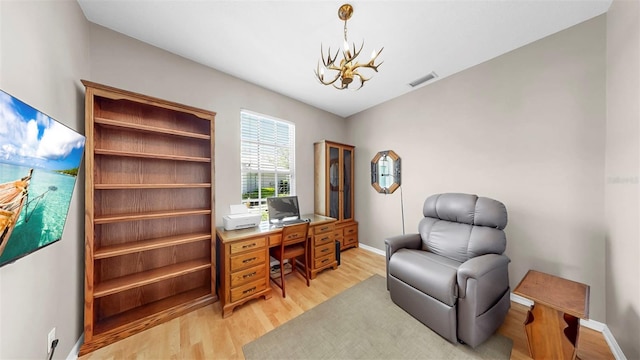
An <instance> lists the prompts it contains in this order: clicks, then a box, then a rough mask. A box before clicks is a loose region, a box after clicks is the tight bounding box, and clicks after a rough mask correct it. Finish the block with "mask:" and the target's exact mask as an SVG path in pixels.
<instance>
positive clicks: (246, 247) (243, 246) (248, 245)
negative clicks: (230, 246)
mask: <svg viewBox="0 0 640 360" xmlns="http://www.w3.org/2000/svg"><path fill="white" fill-rule="evenodd" d="M256 245H258V244H256V243H252V244H247V245H242V248H243V249H248V248H252V247H254V246H256Z"/></svg>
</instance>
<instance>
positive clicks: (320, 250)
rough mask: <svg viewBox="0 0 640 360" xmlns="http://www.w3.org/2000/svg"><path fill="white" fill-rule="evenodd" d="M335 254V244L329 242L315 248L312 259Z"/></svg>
mask: <svg viewBox="0 0 640 360" xmlns="http://www.w3.org/2000/svg"><path fill="white" fill-rule="evenodd" d="M335 252H336V244H335V243H334V242H330V243H328V244H326V245H322V246H318V247H316V248H315V252H314V258H316V259H317V258H319V257H323V256H327V255H333V254H335ZM334 257H335V255H334Z"/></svg>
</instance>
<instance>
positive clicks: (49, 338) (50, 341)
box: [47, 328, 56, 354]
mask: <svg viewBox="0 0 640 360" xmlns="http://www.w3.org/2000/svg"><path fill="white" fill-rule="evenodd" d="M55 339H56V328H53V329H51V331H49V335H47V354H50V353H51V344H53V341H54V340H55Z"/></svg>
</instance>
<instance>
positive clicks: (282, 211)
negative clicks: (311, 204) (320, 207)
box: [267, 196, 300, 224]
mask: <svg viewBox="0 0 640 360" xmlns="http://www.w3.org/2000/svg"><path fill="white" fill-rule="evenodd" d="M267 210H268V212H269V222H270V223H272V224H277V223H282V222H285V221H288V220H295V219H300V208H299V207H298V197H297V196H275V197H269V198H267Z"/></svg>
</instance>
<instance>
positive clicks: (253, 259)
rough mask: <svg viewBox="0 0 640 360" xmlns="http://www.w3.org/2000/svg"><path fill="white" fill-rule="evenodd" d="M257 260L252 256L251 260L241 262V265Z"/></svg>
mask: <svg viewBox="0 0 640 360" xmlns="http://www.w3.org/2000/svg"><path fill="white" fill-rule="evenodd" d="M257 259H258V258H257V257H255V256H254V257H252V258H248V259H246V260H242V263H243V264H246V263H250V262H252V261H256V260H257Z"/></svg>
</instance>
